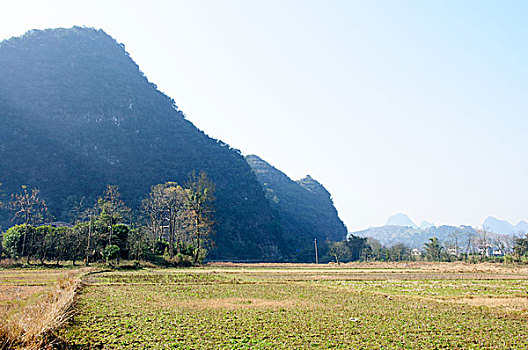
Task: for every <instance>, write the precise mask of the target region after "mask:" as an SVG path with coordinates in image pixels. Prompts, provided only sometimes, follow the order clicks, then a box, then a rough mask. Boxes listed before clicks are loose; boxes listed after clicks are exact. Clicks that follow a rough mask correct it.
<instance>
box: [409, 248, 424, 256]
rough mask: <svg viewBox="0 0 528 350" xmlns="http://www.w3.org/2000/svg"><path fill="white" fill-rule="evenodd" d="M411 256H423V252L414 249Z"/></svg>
mask: <svg viewBox="0 0 528 350" xmlns="http://www.w3.org/2000/svg"><path fill="white" fill-rule="evenodd" d="M411 255H412V256H422V251H421V250H420V249H416V248H413V249H412V250H411Z"/></svg>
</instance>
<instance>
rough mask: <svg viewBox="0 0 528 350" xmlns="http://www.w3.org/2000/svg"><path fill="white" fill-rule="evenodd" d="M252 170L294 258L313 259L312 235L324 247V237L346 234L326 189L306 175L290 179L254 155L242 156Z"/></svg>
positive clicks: (331, 238) (325, 239)
mask: <svg viewBox="0 0 528 350" xmlns="http://www.w3.org/2000/svg"><path fill="white" fill-rule="evenodd" d="M246 159H247V161H248V163H249V165H250V166H251V168H252V169H253V172H254V173H255V174H256V175H257V178H258V180H259V181H260V183H261V184H262V186H263V187H264V190H265V191H266V197H267V198H268V200H269V201H270V203H271V205H272V206H273V208H274V209H276V211H277V213H278V216H279V220H280V224H281V226H282V228H283V232H284V240H285V242H286V243H287V247H289V252H290V254H291V255H292V257H293V260H296V261H313V255H314V253H313V250H314V239H317V241H318V242H319V244H320V246H319V247H320V248H321V249H323V250H326V249H327V248H328V247H327V244H326V241H333V242H337V241H341V240H344V239H345V238H346V236H347V229H346V226H345V225H344V224H343V222H342V221H341V219H340V218H339V216H338V214H337V210H336V209H335V207H334V204H333V202H332V198H331V196H330V193H329V192H328V191H327V190H326V189H325V188H324V187H323V186H322V185H321V184H320V183H319V182H317V181H315V180H314V179H312V178H311V177H310V176H307V177H306V178H304V179H302V180H299V181H293V180H291V179H290V178H289V177H288V176H286V174H284V173H282V172H281V171H279V170H277V169H276V168H274V167H273V166H271V165H270V164H268V163H266V162H265V161H264V160H262V159H260V158H259V157H257V156H254V155H251V156H247V157H246Z"/></svg>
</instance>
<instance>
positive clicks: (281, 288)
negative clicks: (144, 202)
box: [60, 264, 528, 349]
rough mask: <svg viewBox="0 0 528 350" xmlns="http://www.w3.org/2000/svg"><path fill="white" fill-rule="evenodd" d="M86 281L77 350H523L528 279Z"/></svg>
mask: <svg viewBox="0 0 528 350" xmlns="http://www.w3.org/2000/svg"><path fill="white" fill-rule="evenodd" d="M83 281H84V287H83V289H82V291H81V293H80V295H79V297H78V302H77V304H76V315H75V317H74V318H73V321H72V322H71V323H70V325H69V326H68V327H66V328H64V329H63V330H62V331H61V334H60V335H61V336H62V337H63V338H64V339H66V340H67V341H68V342H69V343H71V344H73V345H74V346H76V347H79V348H102V349H130V348H138V349H143V348H148V349H172V348H181V349H218V348H222V349H276V348H282V349H294V348H295V349H317V348H319V349H326V348H335V349H351V348H364V349H400V348H403V349H418V348H425V349H507V348H511V349H525V348H527V347H528V332H527V331H528V326H527V318H528V317H527V316H528V299H527V295H528V294H527V292H528V269H521V268H507V267H500V266H493V265H464V264H394V265H389V264H349V265H341V266H339V267H337V266H328V265H324V266H317V267H315V266H314V265H234V264H225V265H221V264H218V265H210V266H206V267H204V268H195V269H143V270H136V271H107V272H101V273H96V274H91V275H87V276H85V278H84V280H83Z"/></svg>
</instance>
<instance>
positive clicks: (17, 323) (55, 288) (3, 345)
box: [0, 271, 80, 349]
mask: <svg viewBox="0 0 528 350" xmlns="http://www.w3.org/2000/svg"><path fill="white" fill-rule="evenodd" d="M79 275H80V272H79V271H76V272H73V271H70V272H67V273H63V274H62V276H61V277H59V278H58V279H57V282H56V283H53V284H51V285H49V286H47V287H35V286H33V287H20V286H11V287H9V286H2V289H1V290H0V292H5V293H6V295H4V294H2V299H4V300H5V299H7V298H8V297H12V296H16V295H19V296H21V297H24V298H25V299H26V300H31V302H27V303H22V304H20V305H19V307H16V305H13V304H11V306H10V307H6V308H5V309H4V310H2V311H4V312H3V313H2V314H1V315H0V317H2V320H1V321H0V349H12V348H20V349H43V348H51V347H52V346H53V344H54V343H55V342H56V341H57V340H56V339H55V336H54V332H55V331H56V330H57V329H59V328H60V327H62V326H63V325H64V324H65V323H66V321H67V320H68V319H69V318H70V316H71V307H72V305H73V302H74V298H75V294H76V292H77V290H78V288H79V286H80V279H79ZM17 288H18V289H17ZM17 293H18V294H17Z"/></svg>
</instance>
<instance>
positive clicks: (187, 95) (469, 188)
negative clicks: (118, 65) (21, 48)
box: [0, 0, 528, 231]
mask: <svg viewBox="0 0 528 350" xmlns="http://www.w3.org/2000/svg"><path fill="white" fill-rule="evenodd" d="M73 25H85V26H89V27H96V28H102V29H104V30H105V31H106V32H107V33H108V34H110V35H111V36H113V37H114V38H116V40H117V41H118V42H121V43H124V44H125V45H126V49H127V51H128V52H129V53H130V54H131V56H132V58H133V59H134V60H135V61H136V63H137V64H138V65H139V66H140V68H141V70H142V71H143V72H144V73H145V74H146V75H147V77H148V78H149V80H150V81H152V82H154V83H156V84H157V85H158V87H159V89H160V90H162V91H163V92H165V93H166V94H167V95H169V96H171V97H172V98H174V99H175V100H176V102H177V104H178V106H179V107H180V108H181V109H182V110H183V111H184V112H185V114H186V115H187V117H188V119H189V120H191V121H192V122H193V123H194V124H195V125H196V126H198V127H199V128H201V129H202V130H204V131H205V132H206V133H207V134H209V135H211V136H213V137H215V138H219V139H222V140H223V141H225V142H227V143H229V144H230V145H231V146H233V147H235V148H238V149H240V150H242V152H243V153H244V154H257V155H259V156H260V157H262V158H263V159H265V160H267V161H268V162H269V163H271V164H272V165H274V166H276V167H277V168H278V169H280V170H282V171H284V172H285V173H286V174H288V175H289V176H290V177H291V178H293V179H298V178H301V177H304V176H305V175H306V174H310V175H312V176H313V177H314V178H316V179H317V180H319V181H320V182H322V183H323V184H324V185H325V186H326V188H327V189H328V190H329V191H330V192H331V193H332V196H333V198H334V202H335V204H336V207H337V209H338V211H339V214H340V216H341V218H342V219H343V220H344V221H345V223H346V224H347V226H348V228H349V230H350V231H353V230H357V229H361V228H366V227H368V226H380V225H383V224H384V223H385V221H386V219H387V218H388V217H389V216H390V215H392V214H394V213H397V212H404V213H407V214H408V215H409V216H410V217H411V218H412V219H413V220H414V221H416V222H417V223H418V224H419V222H420V221H421V220H423V219H426V220H429V221H432V222H434V223H437V224H442V223H447V224H457V225H459V224H471V225H476V226H480V225H481V223H482V221H483V220H484V219H485V217H486V216H488V215H494V216H496V217H498V218H502V219H507V220H510V221H512V222H513V223H516V222H517V221H519V220H520V219H528V161H527V160H528V157H527V151H528V137H527V131H528V113H527V112H528V2H526V1H499V0H497V1H482V0H479V1H458V0H456V1H395V0H391V1H349V0H347V1H328V0H324V1H323V0H320V1H307V0H299V1H287V0H277V1H271V0H265V1H264V0H262V1H250V0H240V1H227V0H222V1H204V0H201V1H153V0H149V1H130V0H127V1H110V0H105V1H94V0H90V1H72V0H69V1H49V0H47V1H22V0H18V1H9V2H6V3H3V4H2V11H1V12H0V39H5V38H9V37H12V36H19V35H21V34H23V33H24V32H25V31H27V30H29V29H34V28H37V29H43V28H49V27H71V26H73Z"/></svg>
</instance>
